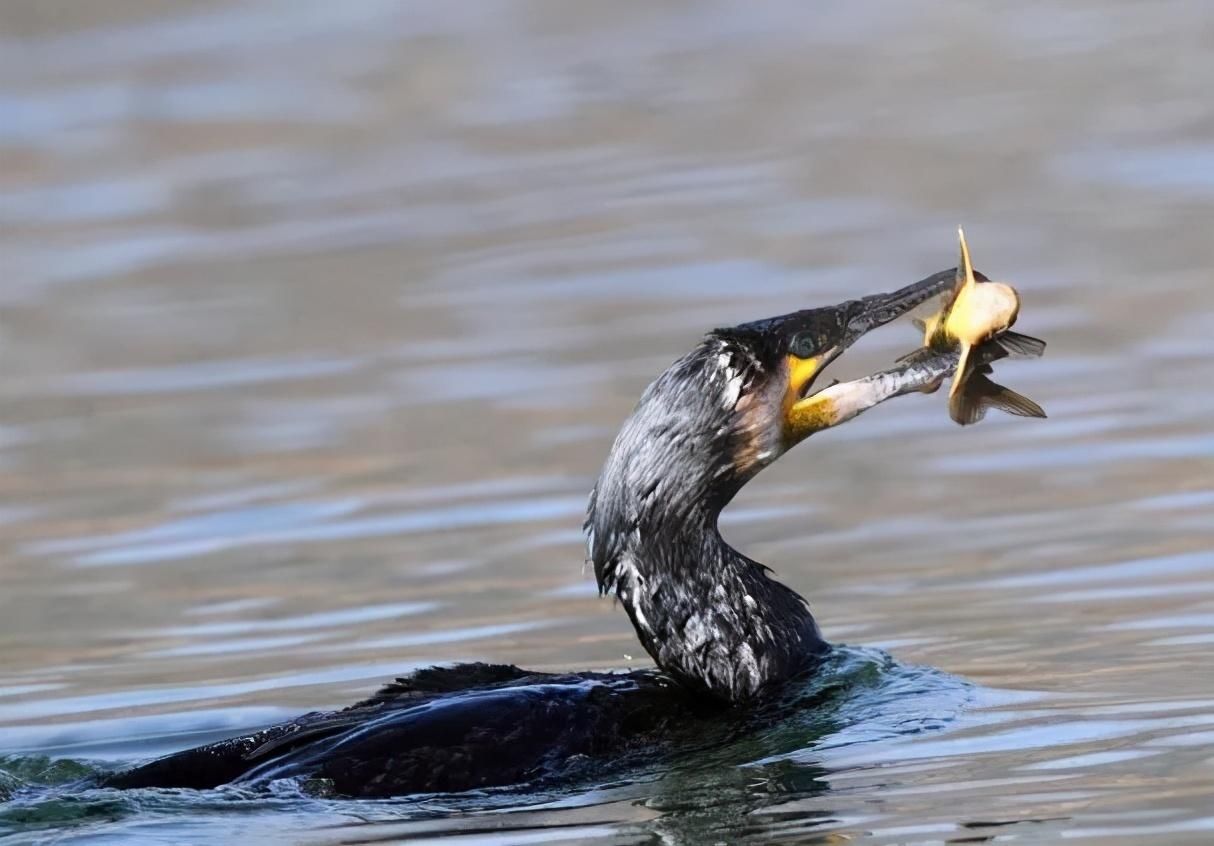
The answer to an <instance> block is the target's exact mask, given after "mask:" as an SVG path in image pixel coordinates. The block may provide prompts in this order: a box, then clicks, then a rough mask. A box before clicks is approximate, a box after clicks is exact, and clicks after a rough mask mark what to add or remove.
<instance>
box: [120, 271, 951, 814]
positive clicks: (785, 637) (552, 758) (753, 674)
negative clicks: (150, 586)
mask: <svg viewBox="0 0 1214 846" xmlns="http://www.w3.org/2000/svg"><path fill="white" fill-rule="evenodd" d="M954 278H955V270H953V269H950V270H947V271H942V272H940V273H936V274H934V275H932V276H929V277H927V278H926V279H923V280H921V281H919V282H916V283H914V284H912V285H909V286H907V287H905V288H902V289H901V290H899V291H896V292H894V293H892V294H881V295H875V296H869V297H864V298H861V299H856V300H850V301H848V302H845V303H842V304H840V305H835V306H830V307H826V308H816V309H808V310H802V311H796V312H793V313H791V314H785V315H782V316H779V317H772V318H769V319H766V320H758V321H755V322H751V323H743V324H741V325H738V326H734V327H732V328H726V329H717V330H715V331H712V332H710V333H708V335H707V336H705V338H704V339H703V340H702V341H701V342H700V343H699V344H698V345H697V346H696V347H695V348H694V349H693V350H691V352H689V353H688V354H686V355H684V356H683V357H682V358H680V359H678V360H677V361H676V362H674V364H673V365H671V366H670V368H669V369H667V370H666V372H665V373H663V374H662V375H661V376H659V377H658V378H657V380H656V381H654V382H653V383H652V384H651V385H650V386H649V387H648V388H647V389H646V390H645V392H644V393H643V394H642V396H641V399H640V402H639V403H638V404H637V406H636V409H635V410H634V411H633V412H632V415H631V416H630V417H629V418H628V419H627V421H625V423H624V424H623V426H622V428H621V430H620V432H619V434H618V436H617V437H616V439H615V443H614V444H613V446H612V448H611V451H610V453H609V455H608V456H607V460H606V463H605V464H604V465H603V469H602V472H601V474H600V476H599V478H598V481H597V483H596V484H595V486H594V490H593V491H592V493H591V495H590V501H589V506H588V510H587V518H586V523H585V530H586V535H587V551H588V558H589V563H591V564H593V567H594V573H595V576H596V578H597V580H598V585H599V589H600V593H602V594H607V593H614V594H615V596H616V597H617V598H618V601H619V603H620V604H621V605H623V606H624V610H625V611H626V612H627V614H628V617H629V619H630V620H631V621H632V624H633V627H634V628H635V629H636V633H637V636H638V637H639V638H640V641H641V643H642V644H643V645H644V647H645V649H646V651H647V652H648V653H649V655H650V656H651V657H652V658H653V661H654V663H655V664H656V665H657V668H656V669H652V670H640V671H633V672H628V673H619V674H614V673H569V674H559V675H558V674H548V673H533V672H527V671H525V670H521V669H519V668H517V667H513V666H504V665H488V664H463V665H456V666H453V667H433V668H430V669H425V670H421V671H419V672H416V673H414V674H413V675H411V676H408V677H406V678H402V679H398V680H397V681H395V682H393V683H391V684H389V685H387V686H386V687H384V688H383V689H381V690H380V691H379V692H378V693H376V694H375V695H374V696H372V697H371V698H370V699H367V700H365V701H363V702H359V703H358V704H356V705H353V706H351V707H349V708H347V709H345V710H341V711H335V712H326V713H311V714H306V715H304V716H302V717H299V718H298V719H295V720H291V721H289V722H286V723H281V724H278V725H274V726H271V727H269V728H266V729H263V730H262V731H259V732H257V733H255V734H251V735H247V736H244V737H237V738H232V739H229V740H225V741H221V742H219V743H213V744H210V745H207V746H202V747H198V748H196V749H189V750H186V751H183V752H178V753H176V754H173V755H169V756H168V757H165V758H161V759H159V760H156V761H152V762H150V763H147V764H144V765H142V766H138V767H135V768H133V769H130V770H127V771H125V772H119V773H116V774H113V775H110V776H108V777H107V778H105V779H104V780H103V782H102V783H103V785H104V786H110V787H115V788H135V787H188V788H199V789H203V788H210V787H215V786H218V785H221V784H225V783H229V782H241V783H247V784H255V783H263V782H266V781H268V780H270V779H276V778H284V777H302V778H315V779H323V780H325V783H326V784H327V785H329V787H330V790H331V792H333V793H335V794H337V795H345V796H368V797H375V796H391V795H403V794H408V793H420V792H452V791H462V790H468V789H472V788H482V787H490V786H501V785H511V784H519V783H523V782H530V781H535V780H537V779H543V778H545V777H549V776H561V775H565V774H568V773H570V772H571V770H573V771H575V770H576V769H577V768H578V767H584V766H586V765H587V763H588V762H589V763H591V764H593V763H594V762H596V761H597V762H604V761H609V762H613V763H618V762H620V761H629V760H643V759H646V758H652V756H654V755H657V754H662V753H663V752H664V751H669V750H672V749H674V748H676V747H677V744H679V743H680V742H685V743H692V742H695V743H701V744H702V743H704V742H708V740H707V738H710V737H714V736H718V735H719V731H720V730H721V729H720V727H721V726H722V725H728V724H730V720H733V721H734V722H733V723H732V724H733V725H735V726H736V725H743V724H745V722H746V718H747V715H752V714H755V713H760V712H762V711H763V710H764V709H765V708H770V703H772V702H778V701H781V700H782V697H783V696H784V693H783V692H784V691H786V690H787V688H788V684H789V682H790V681H793V680H795V679H798V678H804V677H806V676H807V675H808V674H811V673H813V671H814V668H815V667H816V666H817V665H818V664H819V662H820V661H821V660H822V659H823V658H824V657H825V656H826V655H827V654H828V653H829V650H830V646H829V645H828V644H827V642H826V641H825V640H824V639H823V637H822V634H821V632H820V631H819V629H818V626H817V624H816V623H815V622H814V619H813V617H812V616H811V615H810V612H809V608H808V607H807V605H806V603H805V601H804V600H803V599H802V598H801V597H800V596H799V595H798V594H797V593H795V592H794V591H793V590H791V589H790V588H788V587H786V586H784V585H782V584H780V583H779V582H777V581H775V580H774V579H773V578H772V577H771V576H770V575H769V571H768V570H767V569H766V568H765V567H764V566H763V565H761V564H759V563H757V562H755V561H752V560H751V559H749V558H747V557H746V556H745V555H743V554H741V553H740V552H738V551H737V550H735V549H733V548H732V547H730V546H729V545H728V544H727V543H726V542H725V541H724V540H723V539H722V537H721V535H720V533H719V531H718V530H717V517H718V515H719V514H720V513H721V510H722V509H723V508H724V507H725V506H726V505H727V504H728V503H729V502H730V500H731V499H733V497H734V495H735V494H737V493H738V491H739V490H740V489H741V488H742V486H743V485H745V484H746V483H747V482H748V481H750V480H751V479H752V478H754V476H755V474H757V473H758V472H759V471H760V470H762V469H763V468H764V467H766V466H767V465H769V464H771V463H772V462H774V461H775V460H776V459H777V458H779V457H780V456H781V455H783V454H784V453H785V452H786V451H787V450H788V449H790V448H791V447H792V446H794V445H795V444H797V443H798V442H800V441H801V440H803V439H804V438H806V437H807V436H809V435H811V434H813V433H814V432H817V431H820V430H822V429H827V428H829V427H831V426H835V425H837V424H839V423H842V422H844V421H846V420H849V419H851V418H852V417H855V416H856V415H857V414H860V413H861V412H863V411H865V410H866V409H868V408H871V407H872V406H874V405H877V404H878V403H881V402H884V401H885V400H887V399H890V398H891V397H895V396H899V395H902V394H906V393H910V392H912V391H917V390H921V389H924V388H925V387H929V386H931V385H933V384H939V382H940V380H942V379H943V378H944V377H945V376H946V375H948V374H949V373H951V372H952V371H953V369H954V368H955V366H956V363H957V353H956V352H955V351H941V352H939V353H935V354H934V355H924V356H918V357H916V359H915V360H914V361H908V362H904V363H902V364H899V365H897V366H894V367H892V368H891V369H889V370H885V371H881V372H878V373H875V374H873V375H871V376H868V377H865V378H862V379H857V380H854V381H850V382H840V383H835V384H833V385H830V386H829V387H826V388H823V389H817V388H816V387H815V386H816V383H817V380H818V378H819V377H820V376H821V373H822V371H823V370H824V369H825V368H826V366H827V365H829V364H830V363H831V362H833V361H834V360H835V359H836V358H838V357H839V356H840V355H841V354H842V353H843V352H844V351H845V350H847V348H848V347H850V346H851V345H852V344H853V343H854V342H855V341H856V340H857V339H858V338H860V336H862V335H864V334H865V333H866V332H868V331H869V330H871V329H874V328H876V327H878V326H881V325H883V324H885V323H888V322H890V321H891V320H893V319H895V318H897V317H899V316H900V315H902V314H904V313H906V312H907V311H909V310H910V309H912V308H914V307H915V306H917V305H919V304H920V303H922V302H924V301H925V300H927V299H928V298H930V297H933V296H935V295H937V294H941V293H943V292H945V291H946V290H948V289H949V288H951V287H952V286H953V284H954Z"/></svg>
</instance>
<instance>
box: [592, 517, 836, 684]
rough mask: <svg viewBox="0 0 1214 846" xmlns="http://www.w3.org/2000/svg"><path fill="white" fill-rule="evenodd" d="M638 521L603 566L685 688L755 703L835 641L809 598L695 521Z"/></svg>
mask: <svg viewBox="0 0 1214 846" xmlns="http://www.w3.org/2000/svg"><path fill="white" fill-rule="evenodd" d="M672 528H673V527H671V526H669V525H665V526H663V527H662V531H660V532H652V531H651V527H646V526H638V527H637V529H636V530H635V531H634V533H633V535H632V538H630V541H631V542H630V543H629V544H628V545H627V546H626V547H625V548H623V549H621V550H620V552H619V553H618V554H617V555H615V556H614V557H613V560H612V564H613V566H606V567H602V568H599V567H597V566H596V570H599V584H600V587H601V588H602V589H603V590H604V591H607V590H614V591H615V594H616V596H617V597H618V598H619V600H620V602H621V603H622V604H623V606H624V608H625V610H626V611H627V612H628V616H629V618H630V619H631V620H632V624H633V627H634V628H635V629H636V632H637V637H638V638H640V641H641V643H642V645H644V647H645V649H646V651H647V652H648V653H649V654H650V656H652V658H653V660H654V662H655V663H656V664H657V665H658V666H659V667H660V668H661V669H662V670H664V671H666V672H667V673H669V674H670V675H672V676H674V677H675V678H677V679H679V680H680V681H681V682H683V683H684V684H686V685H688V686H690V687H693V688H700V689H702V690H704V691H706V692H707V693H710V694H711V695H713V696H715V697H717V698H719V699H723V700H727V701H730V702H741V701H746V700H749V699H753V698H754V697H756V696H759V695H761V694H763V693H764V692H766V691H769V690H771V689H772V688H775V687H778V686H779V685H780V684H782V683H783V682H785V681H787V680H788V679H790V678H792V677H793V676H796V675H798V674H800V673H802V672H804V671H805V670H807V669H809V668H810V667H812V666H813V665H814V664H815V663H816V662H817V660H818V659H819V658H820V657H821V656H822V655H823V654H825V652H826V651H827V649H828V647H827V645H826V642H825V641H824V640H823V639H822V635H821V633H820V632H819V630H818V626H817V624H816V623H815V622H814V619H813V617H812V616H811V615H810V613H809V608H808V607H807V606H806V604H805V601H804V600H803V599H802V598H801V597H800V596H799V595H798V594H797V593H796V592H795V591H793V590H792V589H790V588H788V587H785V586H784V585H782V584H780V583H779V582H777V581H775V580H774V579H772V578H770V577H769V576H768V575H767V571H766V568H765V567H763V566H762V565H761V564H758V563H757V562H755V561H752V560H751V559H749V558H747V557H746V556H744V555H742V554H741V553H740V552H738V551H737V550H735V549H734V548H733V547H731V546H730V545H729V544H727V543H726V542H725V541H724V539H722V538H721V535H720V533H719V532H718V531H717V527H716V518H715V515H712V519H711V521H710V522H709V524H708V525H705V524H704V523H703V522H700V520H697V519H694V518H693V519H692V520H689V521H687V522H685V523H683V524H682V526H681V528H680V529H679V530H677V531H672Z"/></svg>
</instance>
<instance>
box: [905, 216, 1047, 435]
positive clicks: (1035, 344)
mask: <svg viewBox="0 0 1214 846" xmlns="http://www.w3.org/2000/svg"><path fill="white" fill-rule="evenodd" d="M957 236H958V240H959V242H960V259H959V261H958V262H957V281H956V284H955V286H954V287H953V290H952V292H951V293H950V294H948V295H947V298H946V300H945V302H944V303H943V305H942V307H941V309H940V311H939V312H937V313H936V314H934V315H932V316H931V317H929V318H927V319H926V320H918V321H915V325H916V326H917V327H918V328H919V330H920V331H921V332H922V333H923V347H921V348H920V349H919V350H916V351H914V352H912V353H909V354H908V355H906V356H903V357H902V359H900V360H916V359H920V360H921V359H922V358H923V353H925V352H928V351H935V352H941V351H944V350H950V349H959V350H960V355H959V358H958V361H957V367H956V369H955V370H954V372H953V381H952V385H951V386H950V387H949V393H948V398H949V416H950V417H951V418H952V419H953V421H954V422H956V423H958V424H960V425H962V426H967V425H969V424H971V423H977V422H978V421H979V420H981V419H982V418H983V417H985V416H986V412H987V410H988V409H991V408H998V409H1000V410H1002V411H1006V412H1007V413H1009V414H1014V415H1017V416H1020V417H1040V418H1044V417H1045V416H1046V414H1045V410H1044V409H1042V407H1041V406H1040V405H1038V404H1037V403H1035V402H1033V400H1031V399H1029V398H1028V397H1026V396H1024V395H1023V394H1019V393H1017V392H1016V391H1013V390H1012V389H1010V388H1008V387H1005V386H1004V385H1000V384H998V383H997V382H995V381H993V380H992V379H991V378H990V377H991V375H992V374H993V372H994V370H993V368H992V366H991V364H992V362H995V361H998V360H999V359H1002V358H1008V357H1013V358H1040V357H1041V356H1042V355H1043V354H1044V353H1045V346H1046V345H1045V341H1043V340H1041V339H1040V338H1034V337H1033V336H1031V335H1024V334H1022V333H1020V332H1013V331H1011V327H1012V326H1013V325H1014V324H1015V322H1016V318H1017V317H1018V316H1019V313H1020V295H1019V293H1018V292H1017V291H1016V289H1015V288H1013V287H1012V286H1011V285H1008V284H1006V283H1004V282H992V281H991V280H990V279H988V278H987V277H986V276H984V275H983V274H981V273H977V272H975V271H974V266H973V263H972V262H971V261H970V253H969V245H968V244H967V243H966V240H965V230H963V229H961V228H960V227H958V229H957ZM942 383H943V378H941V379H938V380H937V381H935V382H934V383H932V384H928V385H926V386H924V387H923V388H922V389H921V390H922V391H923V392H924V393H932V392H934V391H936V390H938V389H939V388H940V386H941V384H942Z"/></svg>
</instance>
